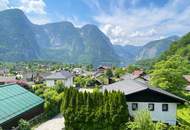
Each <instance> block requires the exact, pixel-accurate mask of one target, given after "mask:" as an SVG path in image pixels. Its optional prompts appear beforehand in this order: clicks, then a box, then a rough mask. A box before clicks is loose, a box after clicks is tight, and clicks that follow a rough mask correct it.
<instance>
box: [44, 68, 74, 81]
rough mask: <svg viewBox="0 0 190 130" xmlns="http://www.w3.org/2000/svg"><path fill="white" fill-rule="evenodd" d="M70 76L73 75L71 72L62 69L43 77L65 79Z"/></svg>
mask: <svg viewBox="0 0 190 130" xmlns="http://www.w3.org/2000/svg"><path fill="white" fill-rule="evenodd" d="M72 76H73V75H72V73H70V72H68V71H64V70H63V71H60V72H56V73H53V74H51V75H49V76H47V77H45V79H67V78H70V77H72Z"/></svg>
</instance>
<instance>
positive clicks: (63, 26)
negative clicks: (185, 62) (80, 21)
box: [0, 9, 173, 65]
mask: <svg viewBox="0 0 190 130" xmlns="http://www.w3.org/2000/svg"><path fill="white" fill-rule="evenodd" d="M0 19H1V21H0V59H1V60H3V61H30V60H38V59H40V60H50V61H60V62H64V63H71V64H83V63H86V64H93V65H100V64H112V65H126V64H130V63H134V62H135V61H137V60H141V59H145V58H152V57H155V56H158V55H159V54H160V53H161V52H163V51H165V50H166V49H168V47H169V45H170V41H171V42H173V41H172V40H168V41H167V42H161V43H159V44H158V42H155V41H152V44H150V43H148V44H146V45H144V46H132V45H125V46H122V47H121V46H119V45H113V44H112V43H111V41H110V39H109V38H108V37H107V36H106V35H105V34H104V33H103V32H102V31H101V30H100V29H99V28H98V27H97V26H96V25H93V24H86V25H84V26H82V27H81V28H78V27H75V26H74V25H73V24H72V23H71V22H68V21H61V22H56V23H48V24H43V25H36V24H33V23H32V22H30V20H29V19H28V18H27V17H26V16H25V14H24V12H23V11H22V10H19V9H9V10H5V11H1V12H0ZM162 40H163V39H161V41H162ZM154 42H155V43H154ZM153 43H154V44H153ZM157 46H160V48H161V49H160V48H159V47H157ZM147 48H148V49H147ZM150 48H154V49H155V50H156V52H155V53H152V52H151V51H150ZM157 50H158V51H157ZM150 56H152V57H150Z"/></svg>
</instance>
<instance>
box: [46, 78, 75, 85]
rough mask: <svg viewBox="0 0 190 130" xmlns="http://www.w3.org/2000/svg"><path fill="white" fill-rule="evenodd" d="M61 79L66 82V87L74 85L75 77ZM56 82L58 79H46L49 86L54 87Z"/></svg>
mask: <svg viewBox="0 0 190 130" xmlns="http://www.w3.org/2000/svg"><path fill="white" fill-rule="evenodd" d="M60 81H62V82H63V84H64V85H65V86H66V87H70V86H73V77H70V78H68V79H62V80H60ZM55 84H56V80H53V79H51V80H46V85H47V86H48V87H52V86H54V85H55Z"/></svg>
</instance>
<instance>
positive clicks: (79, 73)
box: [73, 68, 83, 75]
mask: <svg viewBox="0 0 190 130" xmlns="http://www.w3.org/2000/svg"><path fill="white" fill-rule="evenodd" d="M73 73H74V74H75V75H82V74H83V69H82V68H74V69H73Z"/></svg>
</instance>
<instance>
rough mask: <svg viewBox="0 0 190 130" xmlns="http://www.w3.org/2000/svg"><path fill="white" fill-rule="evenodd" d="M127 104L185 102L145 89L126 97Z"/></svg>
mask: <svg viewBox="0 0 190 130" xmlns="http://www.w3.org/2000/svg"><path fill="white" fill-rule="evenodd" d="M126 100H127V101H128V102H168V103H184V102H185V101H183V100H180V99H178V98H175V97H172V96H169V95H166V94H164V93H159V92H157V91H154V90H151V89H145V90H142V91H139V92H136V93H132V94H128V95H126Z"/></svg>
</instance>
